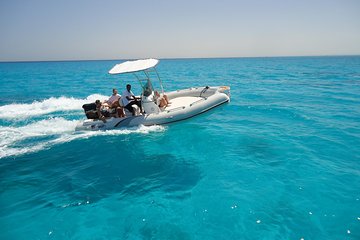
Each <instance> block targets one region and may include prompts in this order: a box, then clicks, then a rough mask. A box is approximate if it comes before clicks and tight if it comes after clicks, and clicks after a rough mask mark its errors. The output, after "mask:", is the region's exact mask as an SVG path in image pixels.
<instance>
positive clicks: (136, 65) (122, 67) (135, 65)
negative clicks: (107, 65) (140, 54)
mask: <svg viewBox="0 0 360 240" xmlns="http://www.w3.org/2000/svg"><path fill="white" fill-rule="evenodd" d="M158 63H159V60H157V59H154V58H149V59H142V60H135V61H126V62H123V63H120V64H116V65H115V66H114V67H113V68H112V69H111V70H110V71H109V73H110V74H120V73H131V72H138V71H143V70H146V69H149V68H152V67H155V66H156V64H158Z"/></svg>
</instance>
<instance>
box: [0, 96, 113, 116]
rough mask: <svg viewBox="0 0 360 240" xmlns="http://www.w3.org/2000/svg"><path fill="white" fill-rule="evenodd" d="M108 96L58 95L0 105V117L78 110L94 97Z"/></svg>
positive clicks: (101, 98) (92, 100)
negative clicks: (80, 97)
mask: <svg viewBox="0 0 360 240" xmlns="http://www.w3.org/2000/svg"><path fill="white" fill-rule="evenodd" d="M107 98H108V96H103V95H100V94H93V95H90V96H88V97H87V98H85V99H77V98H68V97H59V98H53V97H51V98H48V99H45V100H43V101H34V102H32V103H28V104H17V103H14V104H8V105H4V106H0V119H6V120H16V119H20V120H23V119H28V118H31V117H34V116H41V115H44V114H49V113H53V112H62V111H79V110H82V108H81V106H82V105H83V104H85V103H90V102H95V100H96V99H99V100H105V99H107Z"/></svg>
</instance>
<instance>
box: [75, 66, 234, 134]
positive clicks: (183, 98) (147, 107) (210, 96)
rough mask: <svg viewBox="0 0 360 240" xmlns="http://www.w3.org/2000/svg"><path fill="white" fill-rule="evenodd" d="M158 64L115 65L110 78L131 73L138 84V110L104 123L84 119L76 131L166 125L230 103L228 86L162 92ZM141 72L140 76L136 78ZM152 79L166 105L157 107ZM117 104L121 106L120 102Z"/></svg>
mask: <svg viewBox="0 0 360 240" xmlns="http://www.w3.org/2000/svg"><path fill="white" fill-rule="evenodd" d="M158 63H159V60H157V59H142V60H135V61H126V62H123V63H120V64H116V65H115V66H114V67H113V68H112V69H111V70H110V71H109V74H112V75H116V74H128V73H132V74H134V75H135V77H136V78H137V80H138V81H139V83H140V85H141V87H142V93H141V95H140V96H139V99H140V101H141V108H140V109H139V108H138V107H137V105H133V107H134V109H135V110H134V112H137V114H136V115H133V114H131V113H130V112H127V113H126V116H125V117H111V118H107V119H106V120H104V119H103V120H100V119H86V120H84V121H81V122H80V123H79V124H78V125H77V127H76V130H78V131H84V130H109V129H114V128H121V127H133V126H138V125H144V126H150V125H162V124H168V123H173V122H177V121H181V120H185V119H188V118H191V117H194V116H197V115H199V114H202V113H204V112H206V111H208V110H210V109H212V108H215V107H217V106H220V105H222V104H224V103H227V102H229V101H230V87H229V86H213V87H211V86H210V87H209V86H203V87H191V88H188V89H181V90H176V91H170V92H165V91H164V88H163V84H162V80H161V78H160V76H159V74H158V72H157V70H156V68H155V66H156V65H157V64H158ZM141 72H142V76H143V77H141V76H139V73H141ZM153 76H155V77H156V78H157V79H158V81H159V85H160V90H159V91H161V96H165V95H166V96H167V98H168V100H169V102H170V104H169V105H167V106H164V107H159V105H158V99H157V98H158V96H157V94H156V90H155V89H154V87H153V84H152V81H151V78H153ZM119 102H120V105H122V104H121V99H120V101H119ZM84 110H85V109H84ZM87 116H88V115H87Z"/></svg>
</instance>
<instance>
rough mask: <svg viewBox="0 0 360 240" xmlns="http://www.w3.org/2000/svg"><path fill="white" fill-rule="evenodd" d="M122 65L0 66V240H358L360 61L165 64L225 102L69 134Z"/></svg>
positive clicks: (184, 82)
mask: <svg viewBox="0 0 360 240" xmlns="http://www.w3.org/2000/svg"><path fill="white" fill-rule="evenodd" d="M119 62H121V61H74V62H71V61H70V62H24V63H21V62H18V63H0V239H2V240H6V239H189V240H190V239H217V240H218V239H224V240H228V239H249V240H250V239H277V240H278V239H295V240H300V239H303V240H310V239H316V240H318V239H354V240H355V239H360V57H359V56H348V57H278V58H231V59H230V58H229V59H174V60H170V59H166V60H161V61H160V64H159V65H158V67H157V69H158V71H159V74H160V76H161V78H162V80H163V82H164V86H165V89H166V90H169V91H172V90H176V89H183V88H188V87H193V86H206V85H210V86H214V85H229V86H231V102H230V103H228V104H224V105H222V106H220V107H218V108H215V109H213V110H211V111H209V112H207V113H205V114H203V115H199V116H197V117H194V118H191V119H188V120H186V121H182V122H177V123H174V124H169V125H166V126H151V127H144V126H140V127H136V128H130V129H118V130H111V131H100V132H90V133H89V132H88V133H84V132H75V131H74V129H75V125H76V123H77V121H79V120H81V119H84V114H83V111H82V109H81V106H82V104H84V103H89V102H92V101H94V100H95V99H98V98H100V99H106V98H107V96H109V95H110V94H111V91H112V88H114V87H117V88H118V89H119V90H120V92H122V90H123V89H125V85H126V83H131V84H132V85H133V91H134V93H135V94H139V93H140V87H139V85H138V84H137V82H136V81H135V80H136V79H135V78H134V77H133V76H132V75H123V76H111V75H108V74H107V71H108V70H109V69H111V68H112V67H113V65H114V64H116V63H119Z"/></svg>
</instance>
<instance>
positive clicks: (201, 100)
mask: <svg viewBox="0 0 360 240" xmlns="http://www.w3.org/2000/svg"><path fill="white" fill-rule="evenodd" d="M206 99H207V98H202V99H200V100H197V101H196V102H193V103H191V104H190V107H192V106H194V105H196V104H198V103H201V102H203V101H205V100H206Z"/></svg>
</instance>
